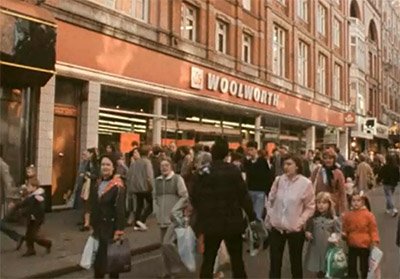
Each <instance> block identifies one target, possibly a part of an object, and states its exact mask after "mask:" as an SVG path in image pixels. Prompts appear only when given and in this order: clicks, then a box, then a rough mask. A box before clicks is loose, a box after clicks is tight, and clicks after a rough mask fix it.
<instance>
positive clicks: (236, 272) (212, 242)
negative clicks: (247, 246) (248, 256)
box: [200, 234, 247, 278]
mask: <svg viewBox="0 0 400 279" xmlns="http://www.w3.org/2000/svg"><path fill="white" fill-rule="evenodd" d="M222 240H224V241H225V244H226V248H227V250H228V253H229V256H230V258H231V266H232V273H233V278H247V275H246V271H245V269H244V262H243V240H242V235H241V234H235V235H226V236H220V235H207V234H206V235H204V255H203V263H202V265H201V270H200V278H213V269H214V263H215V258H216V256H217V253H218V249H219V246H220V245H221V241H222Z"/></svg>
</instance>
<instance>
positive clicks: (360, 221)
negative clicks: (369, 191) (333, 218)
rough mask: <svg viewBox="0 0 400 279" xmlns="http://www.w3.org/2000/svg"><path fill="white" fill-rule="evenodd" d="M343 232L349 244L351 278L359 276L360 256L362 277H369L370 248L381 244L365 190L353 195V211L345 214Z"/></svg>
mask: <svg viewBox="0 0 400 279" xmlns="http://www.w3.org/2000/svg"><path fill="white" fill-rule="evenodd" d="M342 234H343V237H344V238H345V239H346V241H347V245H348V246H349V260H348V261H349V262H348V266H349V278H359V277H358V271H357V261H358V258H360V271H361V278H367V274H368V268H369V254H370V249H371V248H372V247H373V246H377V245H378V244H379V233H378V227H377V225H376V220H375V216H374V215H373V214H372V212H370V210H369V200H368V198H367V197H366V196H365V194H364V193H363V191H360V192H358V191H356V192H354V193H353V194H352V195H351V211H348V212H346V213H345V214H344V216H343V227H342Z"/></svg>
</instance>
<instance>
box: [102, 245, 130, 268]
mask: <svg viewBox="0 0 400 279" xmlns="http://www.w3.org/2000/svg"><path fill="white" fill-rule="evenodd" d="M131 268H132V263H131V247H130V245H129V240H128V239H122V240H119V241H115V242H112V243H109V244H108V247H107V271H108V273H124V272H129V271H131Z"/></svg>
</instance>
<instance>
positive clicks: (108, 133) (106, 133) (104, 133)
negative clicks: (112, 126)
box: [99, 131, 113, 136]
mask: <svg viewBox="0 0 400 279" xmlns="http://www.w3.org/2000/svg"><path fill="white" fill-rule="evenodd" d="M112 134H113V133H112V132H103V131H101V132H100V131H99V135H106V136H112Z"/></svg>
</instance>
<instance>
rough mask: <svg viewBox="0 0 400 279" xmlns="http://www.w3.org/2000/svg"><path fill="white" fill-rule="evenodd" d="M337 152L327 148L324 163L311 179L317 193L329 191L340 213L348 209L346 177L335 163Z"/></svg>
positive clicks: (337, 211) (336, 209)
mask: <svg viewBox="0 0 400 279" xmlns="http://www.w3.org/2000/svg"><path fill="white" fill-rule="evenodd" d="M335 161H336V153H335V151H333V150H332V149H327V150H325V151H324V153H323V164H322V166H319V167H317V168H316V169H315V170H314V171H313V173H312V175H311V181H312V183H313V186H314V189H315V195H317V194H318V193H319V192H328V193H330V194H331V196H332V199H333V201H334V202H335V211H336V213H337V214H338V215H340V214H342V213H343V212H344V211H346V210H347V198H346V189H345V179H344V175H343V173H342V171H341V170H340V169H339V168H338V167H337V166H336V165H335Z"/></svg>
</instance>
